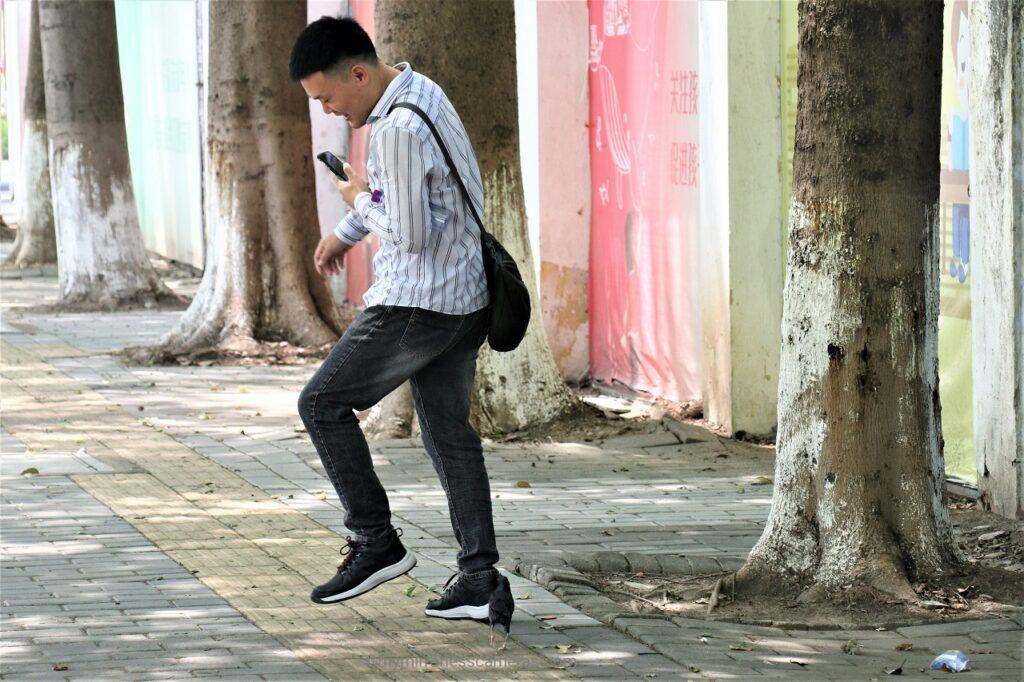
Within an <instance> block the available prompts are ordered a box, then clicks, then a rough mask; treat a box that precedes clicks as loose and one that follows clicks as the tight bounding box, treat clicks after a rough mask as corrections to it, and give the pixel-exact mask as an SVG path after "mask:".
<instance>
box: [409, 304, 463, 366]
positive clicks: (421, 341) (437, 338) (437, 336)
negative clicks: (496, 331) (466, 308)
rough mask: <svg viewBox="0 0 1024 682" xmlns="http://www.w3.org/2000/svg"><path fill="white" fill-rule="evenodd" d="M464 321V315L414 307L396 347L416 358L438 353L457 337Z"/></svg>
mask: <svg viewBox="0 0 1024 682" xmlns="http://www.w3.org/2000/svg"><path fill="white" fill-rule="evenodd" d="M465 321H466V316H465V315H449V314H447V313H439V312H436V311H434V310H427V309H426V308H416V309H414V310H413V311H412V314H411V315H409V322H408V324H406V325H405V332H403V334H402V338H401V340H400V341H399V342H398V347H399V348H401V349H402V350H404V351H405V352H407V353H409V354H410V355H412V356H414V357H417V358H425V357H433V356H437V355H440V354H441V353H443V352H444V351H446V350H448V347H449V346H451V345H452V344H453V343H454V342H455V341H456V340H457V339H458V338H459V331H460V330H461V329H462V326H463V324H464V323H465Z"/></svg>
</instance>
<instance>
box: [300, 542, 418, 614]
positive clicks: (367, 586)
mask: <svg viewBox="0 0 1024 682" xmlns="http://www.w3.org/2000/svg"><path fill="white" fill-rule="evenodd" d="M415 565H416V555H415V554H413V553H412V552H410V551H408V550H406V552H405V556H404V557H402V560H401V561H399V562H398V563H395V564H391V565H390V566H385V567H384V568H382V569H380V570H379V571H377V572H376V573H373V574H371V575H370V576H369V577H367V578H366V580H364V581H363V582H361V583H359V584H358V585H356V586H355V587H353V588H351V589H348V590H345V591H344V592H339V593H338V594H333V595H331V596H330V597H323V598H322V599H321V600H320V601H319V602H316V603H318V604H331V603H334V602H336V601H343V600H345V599H351V598H352V597H358V596H359V595H361V594H363V593H364V592H369V591H370V590H372V589H373V588H375V587H377V586H378V585H380V584H381V583H385V582H387V581H389V580H392V579H394V578H397V577H398V576H400V575H402V574H403V573H408V572H409V571H410V570H411V569H412V567H413V566H415Z"/></svg>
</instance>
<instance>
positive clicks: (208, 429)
mask: <svg viewBox="0 0 1024 682" xmlns="http://www.w3.org/2000/svg"><path fill="white" fill-rule="evenodd" d="M0 285H2V304H3V320H2V323H0V324H2V328H0V333H2V339H0V354H2V357H0V388H2V412H3V415H2V416H3V418H2V424H0V477H2V498H3V499H2V501H3V519H4V521H3V537H2V550H3V582H2V589H3V595H2V600H3V603H2V615H3V624H2V630H3V632H2V640H3V641H2V645H3V649H2V659H3V663H2V666H3V670H2V673H3V676H4V677H10V678H11V679H29V678H31V677H34V676H38V677H44V678H47V679H63V678H65V677H67V678H70V679H86V678H88V679H156V678H175V679H180V678H184V677H190V676H232V677H240V678H248V679H282V680H297V679H325V678H326V679H335V680H354V679H407V678H409V677H413V676H419V674H420V673H421V672H428V673H429V675H431V676H432V677H440V678H444V679H574V678H584V679H590V678H607V679H637V678H648V679H649V678H654V677H657V678H660V679H687V678H693V679H700V678H707V677H711V678H737V677H738V678H741V679H746V678H762V677H765V676H767V677H792V676H794V675H803V676H806V677H807V678H808V679H816V680H817V679H870V678H872V677H879V676H882V675H884V670H883V669H884V668H886V667H888V668H891V667H894V666H895V665H896V664H898V663H899V662H900V661H901V660H903V659H908V664H907V665H906V666H905V674H908V675H909V674H913V675H917V676H919V677H920V676H929V677H931V676H940V675H941V673H925V674H921V673H918V672H917V671H918V669H919V668H921V667H926V666H927V663H928V662H930V660H931V658H932V654H930V653H927V652H926V651H923V650H922V648H923V647H925V646H936V647H937V646H945V642H947V641H949V642H953V641H954V640H955V641H957V642H960V643H961V644H959V645H958V646H961V647H962V646H965V645H971V643H976V642H977V641H978V636H979V635H978V633H980V632H983V631H984V632H985V635H986V637H985V638H986V641H987V642H989V644H987V646H989V647H990V648H991V649H992V650H993V652H994V653H993V654H990V655H985V656H982V657H972V659H979V660H978V661H977V662H976V666H975V667H976V668H979V669H980V666H981V665H982V662H983V661H984V671H985V672H984V674H985V676H986V679H1007V680H1011V679H1014V680H1015V679H1020V674H1021V667H1020V665H1021V659H1020V656H1021V648H1022V643H1021V623H1020V622H1017V621H1013V620H999V621H985V622H984V623H982V624H980V625H979V624H971V623H958V624H957V623H954V624H948V625H941V626H922V627H923V628H931V629H930V630H919V631H914V632H910V633H909V634H908V633H905V632H875V631H873V630H872V631H868V632H853V631H846V632H842V633H839V634H837V633H832V632H817V633H808V632H802V633H801V632H792V631H783V630H778V629H774V628H758V627H754V626H738V625H733V624H728V623H703V622H701V623H700V624H699V625H698V624H696V623H686V622H676V621H681V620H683V619H675V620H674V621H673V620H658V619H650V618H618V619H615V621H614V623H613V624H612V625H608V624H606V623H603V622H601V621H600V620H598V619H597V618H594V617H591V616H590V615H586V614H584V613H582V612H581V611H579V610H578V609H576V608H574V607H572V606H570V605H568V604H566V603H565V602H564V601H563V600H562V599H560V598H559V597H557V596H555V595H554V594H553V593H552V592H550V591H549V590H548V589H546V588H545V587H543V586H542V585H540V584H538V583H537V582H534V581H531V580H529V579H528V578H526V577H522V576H520V575H517V574H515V573H514V572H512V570H511V569H512V568H513V567H514V566H517V565H520V564H521V563H530V564H547V563H551V564H557V563H559V557H560V556H562V553H563V552H564V551H566V550H569V551H572V552H577V553H593V552H605V553H616V552H618V553H627V554H630V553H641V554H661V555H675V556H678V555H685V556H686V557H688V558H689V559H690V560H691V561H698V560H706V561H715V560H739V559H742V557H744V556H745V555H746V553H747V552H748V551H749V549H750V547H751V546H752V545H753V543H754V542H755V541H756V539H757V537H758V536H759V534H760V532H761V528H762V527H763V523H764V519H765V518H766V516H767V512H768V506H769V503H770V499H771V489H770V486H751V483H752V481H753V480H754V479H755V478H756V477H757V476H761V475H771V473H772V463H771V457H770V454H771V453H770V452H768V451H765V450H763V449H757V448H753V447H750V446H744V445H742V444H723V443H719V442H718V441H717V439H707V437H706V436H705V437H702V436H701V435H700V434H694V435H695V438H694V439H692V442H691V440H690V439H688V440H687V442H681V441H680V439H679V438H678V437H677V436H675V435H674V434H671V433H657V434H645V435H638V436H625V437H621V438H618V439H610V440H608V441H605V442H604V443H602V444H601V446H600V447H598V446H596V445H593V444H579V443H565V444H555V443H552V444H533V445H498V444H488V445H487V446H486V455H485V456H486V458H487V464H488V471H489V474H490V477H491V485H492V496H493V503H494V513H495V526H496V531H497V533H498V548H499V551H500V552H501V554H502V561H501V564H500V567H501V568H502V569H504V570H503V572H504V573H505V574H506V575H508V576H509V579H510V582H511V583H512V588H513V594H514V595H515V597H516V606H517V610H516V613H515V617H514V619H513V624H512V636H511V638H510V639H509V642H508V647H507V648H506V649H505V650H504V651H500V652H495V651H493V650H492V649H491V648H490V646H489V643H488V641H489V630H488V628H487V627H486V626H485V625H482V624H480V623H476V622H473V621H445V620H441V619H436V618H429V617H426V616H424V615H423V607H424V604H425V602H426V600H427V599H428V598H430V597H431V596H433V595H434V594H436V591H435V590H437V589H439V588H440V586H441V585H442V584H443V583H444V581H445V580H446V579H447V578H448V576H449V575H450V574H451V572H452V571H454V570H455V565H456V564H455V555H456V552H457V551H458V545H457V543H456V541H455V538H454V536H453V534H452V530H451V525H450V521H449V517H448V508H447V502H446V500H445V497H444V493H443V491H442V490H441V486H440V483H439V482H438V481H437V477H436V474H435V473H434V470H433V468H432V466H431V464H430V460H429V458H428V457H427V456H426V454H425V453H424V452H423V450H422V448H421V447H420V445H419V443H418V442H417V441H410V440H405V441H388V442H372V443H371V447H372V450H373V458H374V464H375V467H376V470H377V473H378V476H379V477H380V479H381V482H382V483H383V484H384V486H385V488H387V490H388V493H389V498H390V501H391V508H392V511H393V513H394V519H393V523H394V524H395V525H396V526H399V527H402V528H403V530H404V535H403V538H402V540H403V542H404V543H405V544H406V545H407V546H408V547H409V548H410V549H412V550H413V551H415V552H416V553H417V556H418V561H419V563H418V565H417V566H416V568H414V569H413V571H412V572H411V573H410V574H409V575H408V576H403V577H402V578H400V579H398V580H395V581H392V582H389V583H387V584H385V585H383V586H382V587H380V588H378V589H377V590H374V591H373V592H372V593H370V594H368V595H366V596H365V597H361V598H357V599H353V600H349V601H346V602H343V603H340V604H336V605H331V606H318V605H316V604H312V603H311V602H310V601H309V599H308V594H309V591H310V589H311V588H312V586H313V585H316V584H318V583H320V582H322V581H323V580H324V579H326V578H327V577H329V575H330V574H332V573H333V570H334V567H335V565H336V564H337V563H338V562H339V561H340V557H339V556H338V548H339V547H340V545H341V543H342V541H343V538H344V536H345V535H346V534H347V532H348V531H347V529H346V528H345V527H344V526H343V525H342V519H343V516H344V513H343V510H342V508H341V506H340V503H339V502H338V500H337V498H336V496H335V494H334V492H333V490H332V489H331V487H330V483H329V482H328V480H327V478H326V475H325V474H324V471H323V468H322V466H321V464H320V461H319V457H318V456H317V455H316V452H315V450H314V448H313V446H312V444H311V443H310V442H309V440H308V438H307V437H306V434H305V433H303V432H302V431H301V422H300V420H299V418H298V415H297V412H296V401H297V399H298V393H299V391H300V390H301V388H302V386H303V385H304V384H305V382H306V380H307V379H308V377H309V376H311V375H312V373H313V372H314V371H315V369H316V365H309V366H290V367H141V368H125V367H121V366H120V365H118V364H116V363H115V362H113V361H112V359H111V358H110V356H109V355H106V354H105V353H108V352H109V351H111V350H113V349H117V348H121V347H124V346H126V345H134V344H140V343H146V342H152V341H155V340H156V339H157V338H158V337H159V336H160V335H161V333H162V332H163V331H165V330H166V329H168V328H169V327H170V326H171V325H172V324H173V323H174V321H175V319H176V318H177V317H178V316H179V315H180V314H181V313H180V312H151V311H134V312H126V313H116V314H102V315H101V314H94V313H90V314H62V315H56V314H54V315H35V314H21V313H19V312H18V311H17V309H16V306H18V305H25V304H29V303H31V304H35V303H39V302H43V301H45V300H46V299H47V298H49V299H50V300H52V299H53V297H54V296H55V292H56V279H55V278H53V277H31V278H26V279H21V280H19V279H3V280H0ZM28 467H35V468H36V469H38V471H39V475H37V476H22V475H20V474H21V472H22V471H23V470H25V469H26V468H28ZM520 481H526V482H528V483H529V487H521V486H520V485H517V482H520ZM741 489H742V492H740V490H741ZM595 556H598V557H601V556H604V557H609V556H614V554H604V555H595ZM694 628H700V629H701V631H702V632H709V633H710V632H717V633H719V635H718V638H719V639H720V640H721V644H718V645H702V644H700V642H699V641H698V639H699V638H698V637H696V636H695V635H694ZM911 630H913V629H911ZM970 633H973V634H974V635H975V638H974V639H967V635H968V634H970ZM840 635H841V637H842V638H839V637H840ZM908 637H913V638H914V639H913V641H914V644H915V647H914V651H913V652H898V651H893V650H892V646H893V645H894V644H895V643H897V642H899V641H902V640H905V639H907V638H908ZM738 638H746V639H747V640H748V641H754V642H755V644H756V646H755V648H754V650H753V651H735V650H730V649H729V647H728V644H731V643H733V642H734V641H735V640H736V639H738ZM848 639H860V640H861V641H862V642H868V643H870V646H869V647H868V648H867V650H866V652H865V653H864V654H862V655H857V656H851V655H848V654H844V653H843V652H842V651H841V650H840V646H839V645H841V644H842V643H843V642H845V641H846V640H848ZM963 642H967V644H963ZM951 646H952V645H951ZM945 648H951V647H945ZM941 650H942V649H940V651H941ZM926 658H927V660H925V659H926ZM798 659H799V660H800V662H801V663H804V665H803V666H801V665H800V664H799V663H792V662H791V661H794V660H798ZM63 666H67V668H66V670H65V669H62V668H63ZM55 668H56V669H55Z"/></svg>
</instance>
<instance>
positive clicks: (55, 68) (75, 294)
mask: <svg viewBox="0 0 1024 682" xmlns="http://www.w3.org/2000/svg"><path fill="white" fill-rule="evenodd" d="M39 30H40V42H41V44H42V60H43V74H44V79H45V93H44V96H45V102H46V105H45V108H46V130H47V133H48V134H49V142H50V178H51V187H52V191H53V212H54V219H55V224H56V235H57V270H58V279H59V285H60V295H59V299H58V303H57V304H58V306H61V307H74V308H81V309H92V308H104V309H113V308H124V307H134V306H139V305H146V306H152V305H155V304H156V303H160V302H174V303H178V302H180V299H179V298H178V297H177V296H176V295H175V294H174V293H173V292H171V290H170V289H168V288H167V287H166V286H164V284H163V282H161V281H160V278H159V277H158V276H157V274H156V271H155V270H154V269H153V266H152V265H151V264H150V263H149V260H148V258H147V257H146V250H145V248H144V247H143V244H142V232H141V231H140V230H139V217H138V212H137V211H136V208H135V195H134V192H133V190H132V179H131V171H130V169H129V165H128V142H127V137H126V134H125V127H124V100H123V98H122V94H121V79H120V77H119V74H120V67H119V65H118V55H117V28H116V25H115V21H114V3H113V2H112V0H95V1H93V2H77V1H75V0H43V1H42V2H41V3H40V6H39ZM83 36H88V40H84V39H83Z"/></svg>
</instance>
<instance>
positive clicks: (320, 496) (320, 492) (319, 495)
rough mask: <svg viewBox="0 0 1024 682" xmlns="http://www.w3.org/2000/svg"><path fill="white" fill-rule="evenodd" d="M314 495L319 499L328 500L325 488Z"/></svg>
mask: <svg viewBox="0 0 1024 682" xmlns="http://www.w3.org/2000/svg"><path fill="white" fill-rule="evenodd" d="M314 497H316V499H318V500H326V499H327V493H325V492H324V491H323V490H320V491H317V493H316V495H314Z"/></svg>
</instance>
